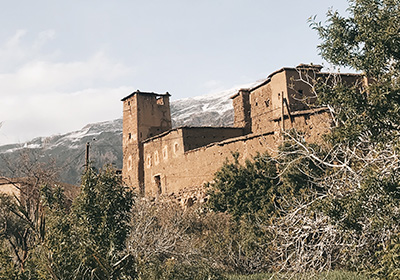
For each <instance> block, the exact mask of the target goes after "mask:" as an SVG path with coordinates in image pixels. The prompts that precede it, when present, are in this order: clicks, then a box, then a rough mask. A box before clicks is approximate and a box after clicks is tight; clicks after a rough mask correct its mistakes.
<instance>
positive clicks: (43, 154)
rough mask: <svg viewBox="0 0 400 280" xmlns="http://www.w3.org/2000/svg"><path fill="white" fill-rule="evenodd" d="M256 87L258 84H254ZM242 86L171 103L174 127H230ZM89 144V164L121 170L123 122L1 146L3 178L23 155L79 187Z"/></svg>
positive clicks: (110, 122) (98, 125)
mask: <svg viewBox="0 0 400 280" xmlns="http://www.w3.org/2000/svg"><path fill="white" fill-rule="evenodd" d="M255 84H256V83H255ZM255 84H248V85H244V86H243V85H242V86H240V87H236V88H232V89H230V90H226V91H223V92H219V93H216V94H208V95H203V96H198V97H193V98H185V99H180V100H176V101H172V102H171V116H172V124H173V127H178V126H231V125H232V124H233V107H232V100H231V99H230V97H231V96H232V95H233V94H235V93H236V92H237V90H238V89H239V88H243V87H251V86H253V85H255ZM87 142H89V143H90V160H91V162H92V163H93V165H94V166H95V167H97V168H100V167H102V166H104V165H105V164H113V165H114V166H115V167H117V168H121V167H122V119H116V120H113V121H106V122H99V123H94V124H88V125H86V126H85V127H84V128H82V129H81V130H78V131H74V132H70V133H66V134H62V135H54V136H50V137H38V138H35V139H33V140H31V141H28V142H26V143H22V144H10V145H3V146H0V174H1V175H3V176H10V177H12V176H13V174H12V172H11V171H9V168H8V166H10V165H12V162H15V161H17V160H18V158H19V156H20V154H21V152H22V151H26V150H29V152H31V153H36V154H37V155H38V156H39V157H40V158H41V159H42V160H43V161H49V160H51V159H53V160H55V163H56V166H57V168H58V169H59V170H60V172H59V176H60V180H61V181H62V182H65V183H70V184H79V180H80V177H81V174H82V171H83V167H84V164H85V149H86V143H87Z"/></svg>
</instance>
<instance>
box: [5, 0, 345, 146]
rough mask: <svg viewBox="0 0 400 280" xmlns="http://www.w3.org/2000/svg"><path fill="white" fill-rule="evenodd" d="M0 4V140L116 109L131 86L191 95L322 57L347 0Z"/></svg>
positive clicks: (75, 124) (67, 127) (115, 113)
mask: <svg viewBox="0 0 400 280" xmlns="http://www.w3.org/2000/svg"><path fill="white" fill-rule="evenodd" d="M0 2H1V3H2V5H1V9H0V26H1V28H0V97H1V98H0V122H2V127H1V128H0V145H2V144H6V143H15V142H24V141H27V140H30V139H32V138H34V137H38V136H50V135H53V134H57V133H65V132H68V131H73V130H78V129H80V128H82V127H83V126H84V125H86V124H88V123H93V122H99V121H105V120H112V119H116V118H119V117H120V116H121V115H122V104H121V101H120V100H121V98H123V97H125V96H126V95H128V94H130V93H131V92H132V91H134V90H136V89H140V90H141V91H154V92H160V93H164V92H166V91H168V92H169V93H170V94H172V99H173V100H176V99H180V98H185V97H191V96H197V95H202V94H207V93H212V92H217V91H220V90H224V89H229V88H232V87H235V86H238V85H241V84H246V83H249V82H253V81H256V80H258V79H261V78H265V77H266V76H267V75H268V74H270V73H271V72H273V71H275V70H277V69H279V68H281V67H283V66H296V65H297V64H299V63H310V62H313V63H322V60H321V58H320V57H319V56H318V50H317V48H316V47H317V45H318V43H319V40H318V36H317V34H316V32H315V31H313V30H312V29H311V28H310V27H309V23H308V22H307V19H308V18H309V17H310V16H313V15H317V19H318V20H320V21H324V20H325V14H326V12H327V11H328V9H329V8H330V7H333V8H334V9H335V10H339V12H341V13H344V11H345V9H346V8H347V6H348V4H347V1H346V0H330V1H325V0H305V1H298V0H290V1H289V0H286V1H284V0H283V1H282V0H281V1H276V0H274V1H272V0H196V1H194V0H162V1H161V0H160V1H152V0H140V1H136V0H113V1H112V0H108V1H106V0H68V1H66V0H64V1H61V0H48V1H45V0H35V1H32V0H16V1H5V0H0Z"/></svg>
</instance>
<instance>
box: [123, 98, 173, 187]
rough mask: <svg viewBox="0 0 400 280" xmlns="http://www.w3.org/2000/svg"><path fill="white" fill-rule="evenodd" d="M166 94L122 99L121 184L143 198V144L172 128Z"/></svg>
mask: <svg viewBox="0 0 400 280" xmlns="http://www.w3.org/2000/svg"><path fill="white" fill-rule="evenodd" d="M169 97H170V94H169V93H168V92H167V93H165V94H158V93H154V92H140V91H139V90H137V91H135V92H133V93H132V94H130V95H128V96H127V97H125V98H123V99H122V100H121V101H122V102H123V129H122V148H123V167H122V176H123V179H124V181H125V183H126V184H127V185H128V186H129V187H132V188H136V189H138V190H139V191H140V193H141V194H144V158H143V141H144V140H146V139H148V138H150V137H153V136H156V135H158V134H160V133H163V132H165V131H168V130H170V129H171V128H172V125H171V111H170V106H169Z"/></svg>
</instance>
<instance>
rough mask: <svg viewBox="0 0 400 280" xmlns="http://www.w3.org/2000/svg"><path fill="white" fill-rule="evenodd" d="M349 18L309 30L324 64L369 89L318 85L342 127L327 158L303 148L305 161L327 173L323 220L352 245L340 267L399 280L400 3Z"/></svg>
mask: <svg viewBox="0 0 400 280" xmlns="http://www.w3.org/2000/svg"><path fill="white" fill-rule="evenodd" d="M348 13H349V16H348V17H343V16H341V15H339V13H338V12H335V11H332V10H331V11H329V12H328V14H327V17H328V19H327V21H326V23H325V24H322V23H320V22H315V21H313V22H312V23H311V25H312V27H313V28H314V29H315V30H316V31H317V32H318V34H319V36H320V38H321V39H322V43H321V44H320V45H319V49H320V51H321V55H322V57H323V58H324V59H326V60H327V61H328V62H330V63H332V64H333V65H335V66H345V67H350V68H352V69H354V70H357V71H360V72H362V73H363V74H364V75H365V80H368V82H367V83H365V82H363V83H362V82H360V83H359V84H357V85H354V86H353V85H348V84H346V82H345V81H343V80H341V79H340V78H339V77H334V76H333V77H332V79H331V80H328V81H327V80H322V79H320V80H319V81H318V83H317V84H315V85H313V86H314V90H315V94H316V95H317V98H318V102H319V104H320V105H325V106H328V107H329V108H330V109H331V114H332V116H333V118H334V123H335V124H336V125H335V127H333V129H332V133H331V134H330V135H328V136H327V140H328V141H327V143H326V145H325V147H326V152H325V153H326V154H327V155H329V157H321V156H318V155H317V154H316V153H314V151H312V150H310V149H304V148H302V149H301V150H302V151H301V152H300V153H302V154H303V155H306V154H307V153H308V157H309V158H313V159H314V161H316V162H318V163H319V164H322V165H325V166H326V167H329V168H328V169H327V172H325V173H324V175H323V176H319V178H318V177H317V178H314V181H315V182H316V184H319V186H320V187H321V189H325V190H326V194H327V195H324V196H320V198H321V199H320V201H322V203H321V204H320V206H321V207H320V210H321V212H320V213H322V214H325V215H327V217H328V218H329V223H331V224H332V225H333V226H334V227H335V228H336V230H335V231H336V232H340V233H341V236H342V237H344V236H347V237H351V239H350V240H351V242H353V244H354V245H353V248H351V249H350V248H344V247H343V248H340V247H338V249H339V250H348V252H352V254H351V255H349V254H347V255H342V259H347V260H348V261H347V262H346V263H347V265H349V264H353V265H354V266H353V268H354V267H357V268H358V269H360V268H361V269H372V270H376V271H379V272H380V273H381V274H380V277H386V278H389V279H391V277H392V279H395V277H396V276H394V277H393V276H391V275H397V274H396V273H395V271H394V270H393V267H394V266H393V263H394V262H392V261H388V259H390V257H388V254H391V253H392V254H393V252H395V255H396V254H397V256H398V251H396V250H397V249H395V248H398V234H399V229H398V223H399V215H398V213H399V202H400V200H399V199H400V182H399V180H398V179H397V178H398V176H399V175H398V172H399V171H398V170H400V160H399V156H398V151H399V148H400V145H399V136H400V135H399V134H400V123H399V119H400V83H399V82H400V80H399V79H400V44H399V43H400V1H398V0H351V1H349V9H348ZM299 146H301V145H299ZM314 209H315V208H314ZM350 240H347V241H346V242H347V243H350V242H349V241H350ZM342 244H344V242H343V243H342ZM382 244H383V245H382ZM349 249H350V250H349ZM377 254H379V255H380V258H381V259H383V260H386V261H382V262H380V261H379V260H378V259H377V258H376V255H377ZM390 266H391V267H390Z"/></svg>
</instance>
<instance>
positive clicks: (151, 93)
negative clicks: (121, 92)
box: [121, 90, 171, 101]
mask: <svg viewBox="0 0 400 280" xmlns="http://www.w3.org/2000/svg"><path fill="white" fill-rule="evenodd" d="M135 94H145V95H154V96H171V94H169V92H168V91H167V92H166V93H155V92H145V91H140V90H136V91H134V92H132V93H131V94H129V95H128V96H126V97H124V98H122V99H121V101H125V100H126V99H128V98H130V97H132V96H134V95H135Z"/></svg>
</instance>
